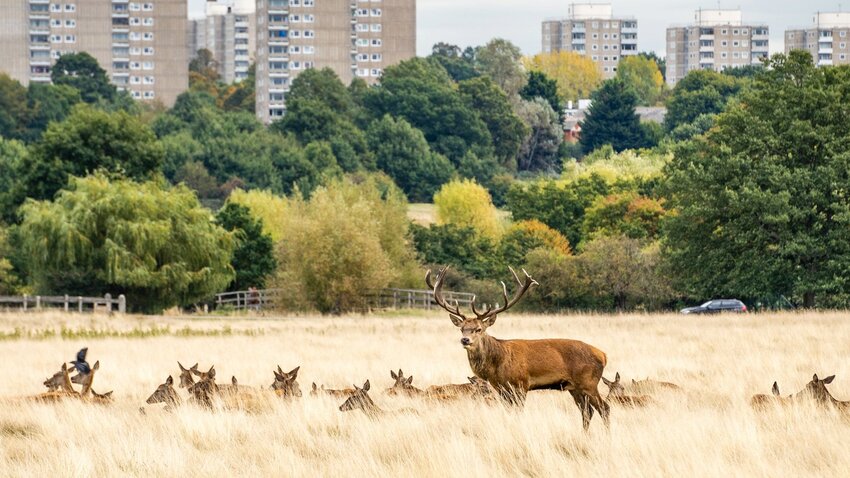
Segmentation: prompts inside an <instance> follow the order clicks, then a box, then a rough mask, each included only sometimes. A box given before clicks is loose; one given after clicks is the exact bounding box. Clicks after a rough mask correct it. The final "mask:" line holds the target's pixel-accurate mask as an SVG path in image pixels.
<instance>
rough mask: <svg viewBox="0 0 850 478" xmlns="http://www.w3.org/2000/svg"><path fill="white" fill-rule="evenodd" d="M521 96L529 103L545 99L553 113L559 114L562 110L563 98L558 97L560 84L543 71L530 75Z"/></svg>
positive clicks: (533, 72) (532, 72)
mask: <svg viewBox="0 0 850 478" xmlns="http://www.w3.org/2000/svg"><path fill="white" fill-rule="evenodd" d="M519 96H520V97H521V98H522V99H524V100H528V101H530V100H533V99H534V98H543V99H544V100H546V102H547V103H549V106H551V107H552V111H555V112H559V111H561V109H562V108H561V98H560V97H559V96H558V82H557V81H555V80H554V79H552V78H549V77H548V76H547V75H546V73H543V72H542V71H530V72H529V73H528V83H526V85H525V87H523V89H522V90H520V92H519Z"/></svg>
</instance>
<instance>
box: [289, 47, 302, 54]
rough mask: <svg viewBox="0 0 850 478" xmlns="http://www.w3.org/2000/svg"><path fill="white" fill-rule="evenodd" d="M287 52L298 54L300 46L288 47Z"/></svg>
mask: <svg viewBox="0 0 850 478" xmlns="http://www.w3.org/2000/svg"><path fill="white" fill-rule="evenodd" d="M289 52H290V53H293V54H296V55H298V54H300V53H301V47H300V46H297V45H294V46H292V47H291V48H290V49H289Z"/></svg>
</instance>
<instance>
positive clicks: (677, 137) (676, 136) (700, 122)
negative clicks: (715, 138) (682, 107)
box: [667, 114, 717, 141]
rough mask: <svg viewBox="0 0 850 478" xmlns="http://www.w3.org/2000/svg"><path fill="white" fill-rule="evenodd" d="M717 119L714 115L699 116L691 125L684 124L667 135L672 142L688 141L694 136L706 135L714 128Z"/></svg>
mask: <svg viewBox="0 0 850 478" xmlns="http://www.w3.org/2000/svg"><path fill="white" fill-rule="evenodd" d="M716 117H717V115H713V114H704V115H699V116H697V117H696V118H695V119H694V120H693V121H691V122H690V123H682V124H680V125H679V126H676V127H675V128H673V130H672V131H670V133H668V134H667V137H668V138H670V139H671V140H672V141H686V140H689V139H691V138H693V137H694V136H699V135H701V134H705V133H706V132H708V130H709V129H711V127H712V126H714V120H715V119H716Z"/></svg>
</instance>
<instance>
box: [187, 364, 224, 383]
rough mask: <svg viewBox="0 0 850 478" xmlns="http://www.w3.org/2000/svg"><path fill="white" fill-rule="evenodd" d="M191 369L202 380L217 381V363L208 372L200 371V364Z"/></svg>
mask: <svg viewBox="0 0 850 478" xmlns="http://www.w3.org/2000/svg"><path fill="white" fill-rule="evenodd" d="M178 363H179V362H178ZM181 368H182V367H181ZM189 371H190V372H192V373H193V374H195V375H197V376H198V380H199V381H201V382H205V381H207V380H212V381H215V365H213V366H212V367H210V369H209V371H207V372H199V371H198V364H195V366H194V367H192V368H191V369H189ZM181 386H182V385H181Z"/></svg>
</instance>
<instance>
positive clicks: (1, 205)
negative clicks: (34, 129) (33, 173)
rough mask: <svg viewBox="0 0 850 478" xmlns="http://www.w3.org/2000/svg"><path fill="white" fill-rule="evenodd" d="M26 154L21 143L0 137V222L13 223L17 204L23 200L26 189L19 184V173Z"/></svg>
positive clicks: (25, 149) (24, 147)
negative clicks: (0, 212)
mask: <svg viewBox="0 0 850 478" xmlns="http://www.w3.org/2000/svg"><path fill="white" fill-rule="evenodd" d="M28 154H29V152H28V151H27V148H26V146H24V145H23V143H20V142H18V141H10V140H5V139H3V138H0V211H2V214H0V223H2V222H4V221H5V222H6V223H8V224H12V223H14V222H15V220H16V218H17V215H16V211H17V208H18V205H20V204H21V203H23V201H24V198H25V194H26V191H25V190H24V188H22V187H21V186H20V184H19V175H20V171H21V165H22V164H23V163H24V158H26V156H27V155H28Z"/></svg>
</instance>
